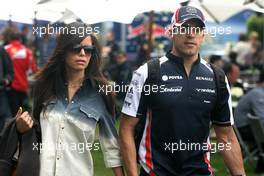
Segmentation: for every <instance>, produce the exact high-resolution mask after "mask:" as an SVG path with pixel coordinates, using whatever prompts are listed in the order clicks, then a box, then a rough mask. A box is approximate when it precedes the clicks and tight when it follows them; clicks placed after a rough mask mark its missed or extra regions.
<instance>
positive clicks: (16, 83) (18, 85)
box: [5, 33, 36, 116]
mask: <svg viewBox="0 0 264 176" xmlns="http://www.w3.org/2000/svg"><path fill="white" fill-rule="evenodd" d="M10 40H11V41H10V44H9V45H7V46H5V50H6V52H7V53H8V55H9V57H10V58H11V60H12V62H13V66H14V72H15V74H14V80H13V82H12V84H11V90H10V97H9V100H10V105H11V111H12V115H13V116H15V115H16V112H17V111H18V108H19V107H20V106H23V107H24V106H25V101H27V97H28V92H29V83H28V78H27V76H28V73H29V72H31V73H34V72H35V71H36V65H35V61H34V59H33V57H32V52H31V51H30V50H29V49H28V48H26V47H25V46H24V45H23V44H22V43H21V41H20V34H19V33H12V34H11V35H10Z"/></svg>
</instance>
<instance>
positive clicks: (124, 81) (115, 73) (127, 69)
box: [107, 51, 132, 117]
mask: <svg viewBox="0 0 264 176" xmlns="http://www.w3.org/2000/svg"><path fill="white" fill-rule="evenodd" d="M115 62H116V64H115V65H113V66H112V67H110V68H108V70H107V73H108V75H109V76H108V77H109V79H110V80H112V81H113V82H114V83H115V85H116V86H119V87H120V88H121V87H125V86H126V85H129V83H130V80H131V78H132V69H131V65H130V64H129V62H128V61H127V55H126V53H125V52H123V51H119V52H118V53H117V54H116V56H115ZM125 96H126V92H125V91H124V90H120V91H118V92H117V96H116V98H117V113H118V114H117V117H118V116H119V115H120V111H121V108H122V105H123V101H124V99H125Z"/></svg>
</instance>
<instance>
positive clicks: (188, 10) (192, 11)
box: [186, 7, 197, 14]
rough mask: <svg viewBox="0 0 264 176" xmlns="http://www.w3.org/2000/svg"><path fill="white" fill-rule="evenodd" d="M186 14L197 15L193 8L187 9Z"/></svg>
mask: <svg viewBox="0 0 264 176" xmlns="http://www.w3.org/2000/svg"><path fill="white" fill-rule="evenodd" d="M186 12H188V13H190V14H193V13H197V10H196V9H195V8H193V7H187V8H186Z"/></svg>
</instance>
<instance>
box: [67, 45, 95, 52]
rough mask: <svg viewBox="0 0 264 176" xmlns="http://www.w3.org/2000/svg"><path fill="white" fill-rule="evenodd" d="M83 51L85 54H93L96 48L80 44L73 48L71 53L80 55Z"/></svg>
mask: <svg viewBox="0 0 264 176" xmlns="http://www.w3.org/2000/svg"><path fill="white" fill-rule="evenodd" d="M82 49H83V50H84V52H85V54H91V53H92V52H93V51H94V50H95V47H94V46H93V45H81V44H78V45H75V46H73V47H72V48H71V52H73V53H76V54H79V53H80V52H81V50H82Z"/></svg>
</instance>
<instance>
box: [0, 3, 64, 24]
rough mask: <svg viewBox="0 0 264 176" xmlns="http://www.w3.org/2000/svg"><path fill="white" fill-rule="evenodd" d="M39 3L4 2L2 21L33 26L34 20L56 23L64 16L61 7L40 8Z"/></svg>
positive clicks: (1, 8) (0, 8)
mask: <svg viewBox="0 0 264 176" xmlns="http://www.w3.org/2000/svg"><path fill="white" fill-rule="evenodd" d="M38 1H39V0H23V1H17V0H8V1H4V2H2V3H1V4H2V5H1V7H0V19H1V20H11V21H16V22H21V23H28V24H32V23H33V21H34V19H39V20H46V21H56V20H57V19H59V18H60V17H61V16H62V12H63V9H62V8H60V7H59V6H57V7H52V8H51V7H50V6H47V5H44V6H38V5H37V2H38Z"/></svg>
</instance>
